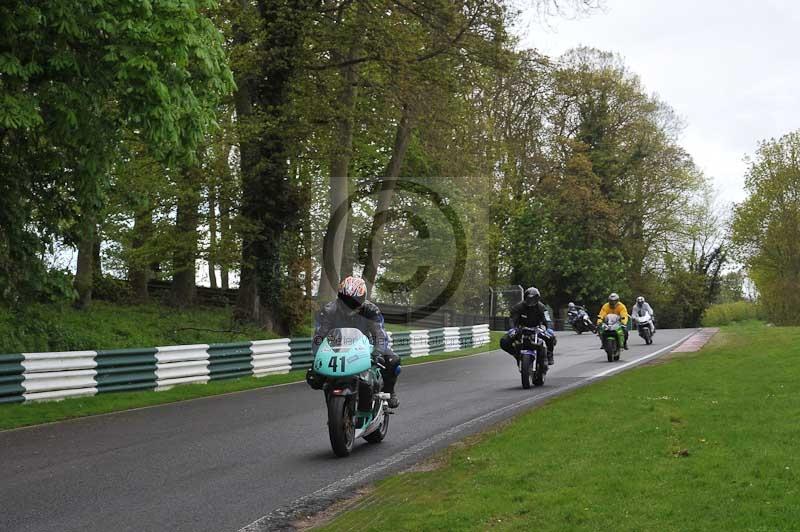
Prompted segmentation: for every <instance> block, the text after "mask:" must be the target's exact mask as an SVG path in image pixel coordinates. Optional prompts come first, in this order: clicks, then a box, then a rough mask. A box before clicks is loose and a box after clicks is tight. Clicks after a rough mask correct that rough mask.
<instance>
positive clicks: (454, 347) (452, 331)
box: [444, 327, 460, 353]
mask: <svg viewBox="0 0 800 532" xmlns="http://www.w3.org/2000/svg"><path fill="white" fill-rule="evenodd" d="M458 329H459V328H458V327H445V328H444V351H445V353H449V352H450V351H458V349H459V343H458V340H459V336H460V333H459V330H458Z"/></svg>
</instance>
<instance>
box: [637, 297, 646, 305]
mask: <svg viewBox="0 0 800 532" xmlns="http://www.w3.org/2000/svg"><path fill="white" fill-rule="evenodd" d="M636 302H637V303H639V304H640V305H641V304H642V303H644V297H642V296H639V297H637V298H636Z"/></svg>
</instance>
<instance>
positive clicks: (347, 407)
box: [328, 395, 356, 458]
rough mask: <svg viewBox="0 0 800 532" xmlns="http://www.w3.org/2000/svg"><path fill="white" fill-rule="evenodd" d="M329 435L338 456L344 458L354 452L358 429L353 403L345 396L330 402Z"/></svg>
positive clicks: (333, 397) (336, 397)
mask: <svg viewBox="0 0 800 532" xmlns="http://www.w3.org/2000/svg"><path fill="white" fill-rule="evenodd" d="M328 435H329V436H330V439H331V447H332V448H333V452H334V454H336V456H338V457H340V458H343V457H345V456H348V455H349V454H350V452H351V451H352V450H353V443H354V442H355V439H356V438H355V436H356V427H355V425H354V424H353V402H352V401H348V398H347V397H346V396H343V395H334V396H332V397H331V398H330V400H329V401H328Z"/></svg>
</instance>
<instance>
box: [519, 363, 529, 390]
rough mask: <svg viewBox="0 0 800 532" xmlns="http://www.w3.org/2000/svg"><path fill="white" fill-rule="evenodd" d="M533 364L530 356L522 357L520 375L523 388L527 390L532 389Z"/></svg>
mask: <svg viewBox="0 0 800 532" xmlns="http://www.w3.org/2000/svg"><path fill="white" fill-rule="evenodd" d="M531 362H532V361H531V356H530V355H522V361H521V362H520V375H521V376H522V387H523V388H524V389H526V390H527V389H528V388H530V387H531Z"/></svg>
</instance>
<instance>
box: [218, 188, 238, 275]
mask: <svg viewBox="0 0 800 532" xmlns="http://www.w3.org/2000/svg"><path fill="white" fill-rule="evenodd" d="M231 209H232V206H231V198H230V197H229V196H228V195H227V194H226V191H225V190H224V188H222V189H220V195H219V241H220V244H221V245H222V246H223V249H227V247H225V243H226V242H231V241H232V240H233V238H234V236H233V230H232V228H231ZM227 255H228V254H227V253H226V254H225V258H223V260H222V261H220V264H219V278H220V283H221V285H222V288H223V290H227V289H229V288H230V279H229V275H228V260H229V259H228V258H227Z"/></svg>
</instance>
